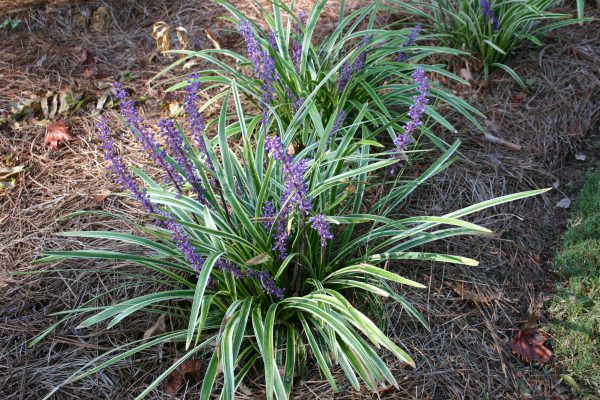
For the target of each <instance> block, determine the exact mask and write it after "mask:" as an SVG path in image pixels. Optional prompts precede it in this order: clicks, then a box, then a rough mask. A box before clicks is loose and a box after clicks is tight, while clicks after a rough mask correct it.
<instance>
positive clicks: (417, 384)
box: [0, 0, 600, 399]
mask: <svg viewBox="0 0 600 400" xmlns="http://www.w3.org/2000/svg"><path fill="white" fill-rule="evenodd" d="M126 3H127V4H126ZM128 3H133V4H128ZM306 3H308V2H306ZM347 3H348V2H347ZM358 3H359V2H352V4H351V5H352V6H356V5H357V4H358ZM165 4H168V5H165ZM240 6H241V7H243V8H244V9H246V10H248V11H249V12H250V13H252V15H256V12H257V11H256V10H255V9H253V8H252V6H250V5H248V4H247V2H243V3H242V4H241V5H240ZM101 7H106V10H107V11H108V13H107V14H106V18H105V19H104V24H103V25H104V26H103V27H101V29H98V28H99V25H98V24H100V22H98V21H99V20H100V21H102V19H101V18H100V17H97V15H99V14H98V10H99V9H100V8H101ZM329 7H330V10H333V9H334V7H335V2H332V4H331V6H329ZM570 11H572V10H570ZM329 13H330V14H331V15H333V14H332V13H333V11H329ZM596 14H597V13H596ZM95 15H96V17H94V16H95ZM219 15H221V11H220V10H219V9H218V8H217V7H216V6H214V5H211V4H207V3H206V2H204V1H200V0H196V1H185V2H183V1H173V2H160V1H158V0H156V1H148V2H143V4H142V2H120V1H116V0H115V1H106V2H100V1H87V2H81V3H80V4H79V5H77V6H75V5H61V6H49V7H47V8H42V9H37V10H33V11H28V12H27V13H25V14H22V15H21V17H22V18H23V20H24V23H23V25H22V27H20V28H19V29H17V30H16V31H14V32H0V40H1V41H2V43H3V46H1V47H0V85H1V87H2V88H3V89H2V92H1V93H0V118H6V117H7V116H10V115H14V113H13V111H11V109H12V108H13V107H14V106H15V105H17V104H19V103H22V102H23V101H25V100H26V99H30V98H32V97H33V96H38V97H41V98H44V97H46V96H48V92H50V98H52V96H54V94H59V95H60V94H61V93H63V92H68V93H74V94H77V95H79V94H81V96H82V98H83V99H87V100H85V101H84V102H83V106H82V108H81V109H79V110H77V111H74V112H73V111H72V112H69V113H67V114H65V115H64V116H63V115H61V116H55V117H54V119H57V118H64V119H65V122H66V123H67V124H68V125H70V126H71V127H72V129H73V133H74V134H75V135H76V136H77V137H78V138H79V140H78V141H75V142H71V143H70V144H69V145H68V146H66V147H64V148H62V149H60V150H58V151H49V150H48V149H46V148H44V146H43V138H44V134H45V129H46V128H45V126H44V125H43V122H40V121H41V120H42V119H43V118H42V114H43V111H44V110H43V109H42V107H41V106H35V104H34V106H33V107H32V111H27V110H26V111H24V113H25V115H23V114H22V118H20V119H19V120H18V121H17V122H15V121H8V122H6V123H4V124H3V125H0V157H1V158H0V162H2V163H3V165H0V166H12V165H25V166H26V167H27V169H26V171H25V172H23V173H21V174H20V175H19V176H17V180H16V186H15V188H14V189H11V190H8V191H4V192H0V397H1V398H6V399H39V398H42V397H43V396H44V395H45V394H47V393H48V392H49V391H50V390H52V389H53V388H54V387H56V386H58V385H59V384H60V383H62V382H63V381H64V380H65V379H66V378H67V377H68V376H69V375H70V374H72V373H74V372H75V371H76V370H77V369H78V368H80V367H81V366H83V365H84V364H85V363H87V362H88V361H90V360H91V359H92V358H94V357H95V356H97V355H99V354H101V353H102V352H103V351H105V350H106V349H108V348H110V347H112V346H114V345H115V344H118V343H124V342H125V341H126V340H127V339H128V338H132V337H133V338H139V337H140V336H141V334H142V333H143V331H144V330H145V329H147V328H149V327H150V326H152V324H153V322H154V321H153V320H152V317H151V316H145V315H137V316H134V317H133V318H131V319H128V320H126V321H124V323H123V324H121V325H120V326H119V328H118V330H116V331H111V334H110V335H106V333H105V332H103V331H100V330H98V331H94V330H90V331H88V330H75V329H74V328H73V327H74V326H75V325H76V323H72V324H67V325H65V326H61V327H60V328H59V329H57V331H56V332H55V333H54V334H53V335H51V336H50V338H51V339H52V340H46V341H44V342H42V343H41V344H39V345H38V346H36V347H34V348H31V349H29V348H27V347H26V345H25V343H26V340H30V339H31V338H33V337H34V336H35V335H36V334H37V333H38V332H41V331H43V330H44V329H46V328H47V327H49V326H50V325H51V324H52V323H53V322H55V321H56V320H55V319H54V318H52V317H49V316H48V314H50V313H52V312H56V311H60V310H65V309H71V308H73V307H76V306H78V305H80V304H82V302H83V301H85V300H86V299H87V298H89V297H90V296H93V295H94V294H97V293H101V292H102V291H106V290H108V289H111V288H118V287H119V285H121V284H123V283H125V282H126V281H127V279H130V278H127V277H126V276H122V275H116V274H115V275H110V276H107V274H102V275H100V274H98V273H97V272H96V271H95V270H101V269H104V268H109V265H108V264H106V265H104V264H102V263H100V264H99V263H96V264H93V265H91V264H84V263H80V264H78V265H76V267H77V268H79V269H83V271H80V272H78V273H73V272H69V271H66V269H67V268H66V267H69V266H61V268H64V269H65V270H64V271H63V270H61V271H59V272H57V273H53V274H48V275H38V274H36V275H29V276H13V275H12V274H11V273H12V272H14V271H21V272H22V271H33V270H35V269H36V267H33V266H31V265H30V262H31V260H32V259H34V258H36V257H37V256H39V254H40V253H41V252H42V250H43V249H59V248H60V249H66V248H76V247H80V246H82V243H80V242H78V241H76V240H73V239H70V238H61V237H58V236H56V235H55V234H56V233H58V232H61V231H65V230H75V229H76V230H83V229H125V230H126V229H129V227H127V226H124V225H123V224H117V223H115V222H112V221H110V220H109V219H108V218H106V217H103V216H101V215H86V216H80V217H76V218H73V219H70V220H59V219H58V218H59V217H61V216H64V215H66V214H68V213H69V212H73V211H76V210H80V209H85V210H97V211H108V212H120V213H123V212H124V213H128V214H130V215H134V214H136V213H138V214H139V212H138V211H137V210H136V209H135V207H134V205H132V204H129V203H127V202H125V201H123V200H122V199H120V198H118V197H116V196H108V197H107V196H106V193H108V192H109V191H110V190H116V187H115V185H114V184H113V182H112V181H111V179H110V176H107V174H106V170H105V164H104V161H103V159H102V156H101V154H100V152H99V151H98V142H97V140H96V139H95V133H94V128H93V124H94V112H93V108H94V107H95V105H96V104H97V103H98V100H99V99H102V95H103V94H104V93H105V92H106V90H107V88H108V84H109V83H110V82H112V81H114V80H116V79H128V81H127V84H128V86H129V87H132V88H134V89H135V90H136V93H137V94H139V95H147V96H148V97H152V98H155V99H158V100H154V101H147V102H145V103H144V108H145V111H146V115H147V116H148V117H149V118H150V119H151V120H154V119H157V118H158V117H159V116H160V115H161V114H162V115H164V114H165V113H167V112H168V104H169V103H170V102H171V101H172V100H173V98H172V97H168V96H165V95H164V94H163V93H162V92H161V89H160V88H157V87H149V86H146V85H145V83H146V82H147V81H148V79H150V78H151V77H152V76H153V75H154V74H155V73H157V72H158V71H160V70H161V69H162V68H164V67H165V66H166V65H168V64H169V63H170V62H171V61H172V60H169V59H167V58H165V57H163V56H161V55H158V54H157V53H156V51H155V50H156V47H155V43H154V40H153V39H152V37H151V35H150V33H151V29H152V25H153V24H154V22H156V21H159V20H162V21H165V22H167V23H168V24H170V25H173V26H184V27H185V28H186V29H187V30H188V32H189V36H190V45H191V47H192V48H195V49H198V48H204V47H212V46H213V45H212V42H211V41H210V40H209V39H208V37H207V34H206V29H209V28H210V29H211V32H212V33H211V34H212V36H214V38H215V39H216V40H217V41H218V42H219V43H221V45H223V46H228V47H231V46H239V45H240V40H239V38H238V37H237V35H236V34H234V33H232V32H231V31H229V30H227V29H223V24H222V22H220V20H218V16H219ZM597 16H598V14H597ZM333 21H334V19H333V18H331V19H329V20H328V19H327V18H325V21H324V23H323V25H322V29H323V30H324V31H327V30H328V29H330V28H331V26H332V24H333ZM101 25H102V24H101ZM598 27H599V26H598V24H597V23H594V24H590V25H587V26H584V27H579V26H575V27H569V28H566V29H562V30H560V31H558V32H555V33H553V34H551V35H549V36H548V37H547V38H545V40H544V43H545V44H544V46H542V47H530V48H525V49H523V50H522V51H520V52H519V54H518V55H517V56H516V57H514V61H513V62H512V63H511V66H512V67H513V68H515V70H517V72H518V73H519V74H521V76H522V77H523V78H524V79H526V80H529V81H528V82H530V83H531V86H532V87H531V88H530V89H528V90H527V91H522V90H521V89H520V88H519V87H518V86H516V85H515V84H514V83H513V82H512V81H511V80H510V78H508V77H507V76H506V75H505V74H503V73H494V74H492V78H491V80H490V82H489V84H486V83H485V82H482V81H479V80H475V81H474V82H473V85H472V86H471V87H469V88H465V87H452V88H451V89H452V90H455V91H456V92H457V93H458V94H460V95H461V96H463V97H465V98H466V99H467V100H468V101H470V102H471V104H474V105H475V106H477V107H478V108H479V109H480V110H481V111H482V112H483V113H484V114H485V115H486V116H487V117H488V120H487V121H486V124H485V125H486V128H487V132H486V133H488V134H489V135H492V136H493V137H495V138H501V139H503V140H505V141H507V142H509V143H511V144H512V145H510V146H504V145H499V144H496V143H492V142H490V141H489V140H488V139H486V136H485V135H483V134H482V133H481V132H478V131H477V130H475V129H474V128H473V127H471V126H469V125H468V124H465V123H463V122H462V121H461V120H460V119H458V118H456V119H455V120H454V121H453V123H455V124H456V126H457V129H458V133H448V132H446V133H441V134H442V135H444V138H445V139H446V140H447V141H449V142H450V141H453V140H454V139H456V138H460V139H461V140H462V141H463V145H462V147H461V152H462V154H463V156H464V159H463V160H461V161H460V162H459V163H457V164H455V165H454V166H453V167H451V168H450V169H449V170H448V171H446V172H445V173H443V174H441V175H439V176H437V177H436V178H435V181H434V182H433V183H432V184H429V185H427V186H424V187H422V188H420V189H419V190H418V191H417V193H416V194H415V195H414V196H413V197H412V198H411V200H410V201H409V202H408V203H407V204H404V205H402V208H401V209H399V212H402V213H407V214H414V215H418V214H426V215H432V214H441V213H445V212H448V211H451V210H456V209H459V208H462V207H465V206H467V205H470V204H473V203H474V202H478V201H482V200H486V199H489V198H492V197H495V196H500V195H504V194H508V193H513V192H516V191H520V190H529V189H532V188H541V187H554V188H555V190H553V191H552V192H550V193H549V194H547V195H544V196H540V197H537V198H533V199H528V200H524V201H519V202H516V203H512V204H507V205H503V206H500V207H497V208H495V209H493V210H489V211H485V212H482V213H479V214H477V215H476V216H474V217H472V218H471V219H470V220H471V221H474V222H477V223H480V224H482V225H484V226H486V227H488V228H490V229H492V230H494V231H495V232H497V237H496V238H471V237H469V238H460V239H455V240H452V241H448V242H444V243H443V244H440V245H439V247H438V249H443V250H445V251H448V252H450V253H457V254H461V255H465V256H469V257H472V258H477V259H479V260H480V261H481V264H480V266H479V267H476V268H468V269H467V268H460V267H456V266H443V265H438V264H436V265H429V264H427V265H425V264H420V265H414V264H410V265H398V266H397V269H398V271H399V272H400V273H402V274H403V275H406V276H409V277H414V278H415V279H417V280H419V281H421V282H427V283H428V285H429V288H428V289H427V290H425V291H408V292H406V296H407V297H408V298H409V300H410V301H412V302H414V303H415V304H416V305H418V307H419V308H420V309H422V310H423V313H424V315H425V316H426V318H427V319H428V321H429V323H430V325H431V327H432V331H431V332H425V331H424V330H423V329H422V328H419V327H418V326H416V325H415V324H414V323H413V322H412V321H411V319H410V318H409V317H408V316H406V315H405V314H404V313H403V312H402V311H401V310H400V309H399V308H397V307H395V306H394V305H393V304H389V305H388V308H389V309H388V310H387V313H386V315H387V316H388V317H387V318H388V321H387V323H388V326H389V329H390V335H392V336H393V337H394V338H395V339H397V341H398V342H399V343H401V344H402V345H403V346H405V347H406V348H407V349H408V350H409V352H410V353H411V354H412V355H413V356H414V358H415V360H416V361H417V368H416V369H414V370H412V369H404V368H403V367H402V366H401V365H394V360H390V363H391V365H393V366H394V373H395V374H396V376H397V379H398V381H399V382H400V383H401V389H400V391H396V390H395V389H392V388H387V387H382V388H381V391H380V393H379V394H378V396H379V397H380V398H389V399H394V398H418V399H428V398H432V399H448V398H453V399H454V398H469V399H480V398H490V399H496V398H515V399H516V398H539V399H541V398H569V397H570V396H571V395H570V391H569V388H568V387H566V386H564V384H562V383H561V382H560V380H559V375H560V372H561V369H560V368H561V366H560V360H555V361H553V362H552V363H551V364H549V365H547V366H539V365H529V364H524V363H522V362H521V361H520V360H518V359H517V358H516V357H515V356H514V355H513V354H511V352H510V348H509V341H510V338H511V337H513V336H514V334H515V333H516V330H517V329H519V328H520V327H522V326H523V325H524V324H525V322H526V321H527V320H528V319H529V318H530V315H531V314H532V313H536V315H537V319H538V322H539V323H540V324H541V325H542V326H543V323H544V322H545V318H546V317H545V315H544V311H543V305H544V303H545V302H546V301H547V300H548V298H549V297H550V296H551V295H552V290H553V287H554V283H555V282H556V281H557V280H558V279H560V277H559V276H557V275H556V274H555V273H554V272H553V271H552V268H551V257H552V254H553V248H554V242H555V240H556V238H557V236H558V235H559V234H560V232H562V230H563V229H564V226H565V224H566V221H567V218H568V210H565V209H561V208H557V207H556V203H557V202H558V201H559V200H561V199H563V198H564V197H568V196H569V195H570V194H572V193H573V192H574V191H575V189H576V188H577V186H578V181H579V177H580V174H581V173H582V172H583V171H585V170H586V169H587V168H588V166H589V165H591V164H592V163H593V162H594V161H595V160H597V159H598V158H600V157H599V156H600V148H599V143H600V140H599V139H600V138H599V134H600V132H599V129H598V128H599V122H600V75H599V70H598V65H600V37H599V32H600V30H599V29H598ZM96 29H97V30H96ZM126 71H129V72H126ZM179 73H183V72H182V71H180V72H179ZM476 78H477V77H476ZM59 97H60V96H59ZM50 108H51V107H50ZM104 108H109V104H107V105H105V107H104ZM1 121H2V120H1V119H0V124H2V122H1ZM488 138H489V136H488ZM124 146H126V147H127V150H128V152H129V153H131V157H132V158H133V159H135V160H137V161H140V160H143V157H142V154H140V153H139V152H138V151H136V150H135V148H134V147H133V146H130V144H129V143H127V142H126V143H125V144H124ZM130 150H131V151H130ZM583 158H585V160H582V159H583ZM417 169H418V166H415V172H416V170H417ZM88 243H89V242H88ZM94 244H95V245H98V246H101V245H102V242H101V241H96V242H94ZM151 289H152V288H151V287H148V286H147V285H145V286H143V287H142V285H140V286H139V291H140V292H141V291H142V290H144V291H147V290H151ZM123 295H124V294H123V293H120V291H119V290H116V291H115V296H114V297H115V298H122V297H123ZM127 295H128V296H132V295H133V293H127ZM176 356H177V349H174V348H169V347H168V346H165V348H162V349H159V351H158V352H157V351H156V350H154V351H152V352H146V353H143V354H140V355H139V356H138V357H136V358H135V359H134V360H129V361H124V362H122V363H120V364H119V365H118V366H117V367H116V368H112V369H110V370H107V371H104V372H102V373H100V374H98V375H96V376H94V377H92V378H90V379H88V380H84V381H82V382H78V383H76V384H73V385H68V386H65V387H64V388H62V389H61V391H60V392H59V394H58V395H57V398H65V399H67V398H78V399H86V398H117V399H128V398H133V397H135V395H136V394H137V393H139V388H140V387H142V386H143V385H144V384H145V383H147V382H149V381H150V380H151V379H152V377H155V376H156V375H157V374H159V373H160V372H162V371H163V370H164V369H165V368H166V367H167V366H168V365H169V364H170V363H171V362H172V360H173V358H174V357H176ZM258 381H259V380H258ZM258 381H257V382H258ZM341 388H342V389H345V387H344V386H343V385H341ZM243 392H244V393H245V394H244V395H243V396H241V397H240V398H249V399H251V398H262V396H261V394H260V393H261V392H260V388H259V387H258V386H257V385H255V384H254V383H253V382H249V383H248V384H247V387H246V388H244V391H243ZM295 396H296V398H299V399H300V398H301V399H312V398H314V399H317V398H319V399H329V398H332V399H333V398H336V399H359V398H377V395H373V394H371V393H367V392H364V393H356V392H353V391H350V390H342V392H341V393H338V394H333V393H332V392H331V391H330V390H329V388H328V386H327V384H326V382H324V381H323V380H322V379H321V377H320V376H319V375H318V374H317V373H316V372H315V373H312V374H309V379H308V380H307V381H304V382H299V383H298V384H297V385H296V388H295ZM153 397H155V398H162V397H161V396H160V394H158V393H155V394H154V395H153ZM182 398H185V394H182ZM190 398H191V397H190Z"/></svg>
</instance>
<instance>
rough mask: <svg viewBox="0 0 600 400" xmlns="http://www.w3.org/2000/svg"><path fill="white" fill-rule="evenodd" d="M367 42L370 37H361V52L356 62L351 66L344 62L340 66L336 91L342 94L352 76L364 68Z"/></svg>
mask: <svg viewBox="0 0 600 400" xmlns="http://www.w3.org/2000/svg"><path fill="white" fill-rule="evenodd" d="M369 40H371V35H365V36H363V38H362V40H361V48H362V50H361V52H360V53H359V54H358V57H356V60H354V62H353V63H352V64H349V63H348V62H347V61H346V62H345V63H344V65H342V69H341V72H340V82H339V84H338V89H339V91H340V93H342V92H343V91H344V89H346V86H348V83H349V82H350V78H351V77H352V74H354V73H355V72H357V71H360V70H361V69H363V67H364V66H365V62H366V61H367V51H366V50H365V47H366V46H367V44H369Z"/></svg>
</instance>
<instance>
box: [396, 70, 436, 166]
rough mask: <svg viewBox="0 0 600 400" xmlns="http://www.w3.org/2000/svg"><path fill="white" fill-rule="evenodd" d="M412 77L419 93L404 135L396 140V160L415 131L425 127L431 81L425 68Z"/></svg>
mask: <svg viewBox="0 0 600 400" xmlns="http://www.w3.org/2000/svg"><path fill="white" fill-rule="evenodd" d="M411 76H412V78H413V79H414V80H415V82H416V83H417V84H418V87H417V91H418V92H419V93H418V94H417V95H415V96H414V97H413V104H412V105H411V106H410V108H409V110H408V117H409V121H408V122H407V123H406V124H404V133H402V134H400V135H398V136H397V137H396V138H395V139H394V145H395V146H396V149H395V154H394V157H396V158H399V157H400V155H401V153H402V152H403V151H404V150H406V147H407V146H408V145H409V144H410V142H411V140H412V139H411V136H412V134H413V133H414V132H415V130H417V129H418V128H419V127H420V126H421V125H423V121H422V118H423V114H425V109H426V107H427V104H429V99H428V98H427V96H428V95H429V79H427V75H425V71H423V68H417V69H416V70H415V71H414V72H413V73H412V75H411Z"/></svg>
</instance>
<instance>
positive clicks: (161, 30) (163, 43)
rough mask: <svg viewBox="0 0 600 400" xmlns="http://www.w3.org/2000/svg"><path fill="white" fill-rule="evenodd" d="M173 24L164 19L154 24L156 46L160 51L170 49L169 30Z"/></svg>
mask: <svg viewBox="0 0 600 400" xmlns="http://www.w3.org/2000/svg"><path fill="white" fill-rule="evenodd" d="M170 31H171V26H170V25H168V24H167V23H166V22H164V21H158V22H156V23H154V25H153V26H152V37H153V38H154V40H156V47H157V48H158V50H159V51H160V52H164V51H169V32H170Z"/></svg>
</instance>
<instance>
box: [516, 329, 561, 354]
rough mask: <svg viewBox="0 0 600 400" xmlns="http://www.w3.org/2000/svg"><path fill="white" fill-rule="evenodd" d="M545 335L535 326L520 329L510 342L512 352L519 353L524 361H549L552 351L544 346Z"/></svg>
mask: <svg viewBox="0 0 600 400" xmlns="http://www.w3.org/2000/svg"><path fill="white" fill-rule="evenodd" d="M545 341H546V335H544V334H543V333H542V332H540V331H539V330H538V329H537V328H525V329H520V330H519V331H518V332H517V335H516V336H515V337H514V338H513V339H512V341H511V342H510V348H511V350H512V351H513V352H515V353H517V354H518V355H520V356H521V357H522V358H523V360H524V361H525V362H535V361H537V362H549V361H550V360H552V352H551V351H550V349H548V348H547V347H546V346H544V342H545Z"/></svg>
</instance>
